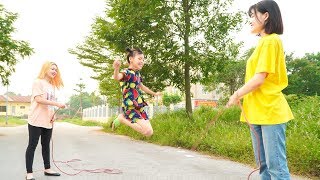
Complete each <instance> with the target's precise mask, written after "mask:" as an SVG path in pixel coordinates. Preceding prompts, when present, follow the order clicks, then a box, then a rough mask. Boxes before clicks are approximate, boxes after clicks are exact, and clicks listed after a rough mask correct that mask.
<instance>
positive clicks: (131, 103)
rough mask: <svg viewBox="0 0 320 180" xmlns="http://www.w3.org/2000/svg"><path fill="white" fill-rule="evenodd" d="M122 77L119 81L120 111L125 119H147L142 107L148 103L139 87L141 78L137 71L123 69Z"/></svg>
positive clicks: (132, 120) (132, 121)
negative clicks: (121, 99)
mask: <svg viewBox="0 0 320 180" xmlns="http://www.w3.org/2000/svg"><path fill="white" fill-rule="evenodd" d="M122 73H123V75H124V76H123V79H122V80H121V81H120V86H121V90H122V96H123V101H122V111H123V113H124V116H125V118H126V119H128V120H130V121H131V123H135V122H136V121H137V120H138V119H144V120H148V119H149V118H148V115H147V113H146V111H145V110H144V107H145V106H147V105H148V104H147V103H146V102H145V100H144V98H143V92H142V91H141V89H140V86H141V83H142V78H141V76H140V72H139V71H134V70H132V69H125V70H124V71H123V72H122Z"/></svg>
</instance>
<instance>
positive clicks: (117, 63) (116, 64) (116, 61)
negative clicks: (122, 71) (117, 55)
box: [113, 59, 121, 69]
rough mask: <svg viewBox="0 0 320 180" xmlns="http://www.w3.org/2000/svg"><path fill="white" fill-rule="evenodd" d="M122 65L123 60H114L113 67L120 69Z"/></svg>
mask: <svg viewBox="0 0 320 180" xmlns="http://www.w3.org/2000/svg"><path fill="white" fill-rule="evenodd" d="M120 66H121V61H120V60H119V59H116V60H114V62H113V68H114V69H119V68H120Z"/></svg>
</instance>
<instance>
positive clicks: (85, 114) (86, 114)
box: [82, 104, 181, 121]
mask: <svg viewBox="0 0 320 180" xmlns="http://www.w3.org/2000/svg"><path fill="white" fill-rule="evenodd" d="M179 108H181V107H180V106H179V107H178V106H174V107H172V108H170V109H173V110H174V109H179ZM145 110H146V111H147V113H148V116H149V118H152V117H153V115H154V114H155V113H163V112H166V111H167V108H166V107H165V106H154V105H152V104H149V106H147V107H145ZM119 112H120V111H119V107H109V106H108V105H101V106H94V107H90V108H86V109H83V111H82V119H83V120H94V121H108V119H109V118H110V117H113V116H117V115H118V114H119Z"/></svg>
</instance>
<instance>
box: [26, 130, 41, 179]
mask: <svg viewBox="0 0 320 180" xmlns="http://www.w3.org/2000/svg"><path fill="white" fill-rule="evenodd" d="M28 131H29V143H28V147H27V150H26V155H25V158H26V169H27V173H28V174H30V173H32V165H33V158H34V151H35V150H36V148H37V145H38V141H39V137H40V135H41V128H39V127H35V126H31V125H30V124H28Z"/></svg>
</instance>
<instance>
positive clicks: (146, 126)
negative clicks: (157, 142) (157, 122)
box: [137, 119, 153, 137]
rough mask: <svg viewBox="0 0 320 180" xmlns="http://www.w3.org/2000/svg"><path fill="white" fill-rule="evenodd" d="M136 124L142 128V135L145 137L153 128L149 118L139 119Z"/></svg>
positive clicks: (149, 134) (150, 133) (151, 132)
mask: <svg viewBox="0 0 320 180" xmlns="http://www.w3.org/2000/svg"><path fill="white" fill-rule="evenodd" d="M137 124H139V125H140V126H141V128H142V135H145V136H146V137H150V136H152V134H153V129H152V126H151V123H150V121H149V120H145V119H139V120H137Z"/></svg>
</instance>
